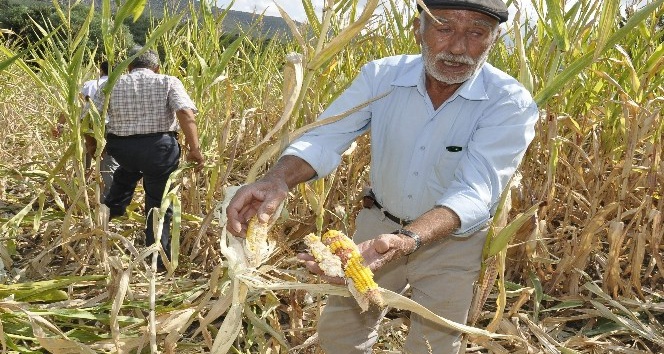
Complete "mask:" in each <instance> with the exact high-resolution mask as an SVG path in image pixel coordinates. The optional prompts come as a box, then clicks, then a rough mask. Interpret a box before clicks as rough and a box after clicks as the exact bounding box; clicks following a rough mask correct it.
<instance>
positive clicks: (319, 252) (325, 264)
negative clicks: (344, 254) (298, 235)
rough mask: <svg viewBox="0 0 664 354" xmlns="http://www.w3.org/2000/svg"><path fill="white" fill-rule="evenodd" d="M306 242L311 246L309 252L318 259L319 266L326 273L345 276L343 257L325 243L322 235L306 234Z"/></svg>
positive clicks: (340, 276) (333, 275) (332, 275)
mask: <svg viewBox="0 0 664 354" xmlns="http://www.w3.org/2000/svg"><path fill="white" fill-rule="evenodd" d="M304 243H305V244H306V245H307V247H309V253H310V254H311V255H312V256H313V257H314V258H315V259H316V262H317V263H318V266H319V267H320V269H322V270H323V273H325V275H328V276H331V277H339V278H342V277H344V270H343V268H342V267H341V259H339V257H337V256H336V255H334V254H333V253H332V252H331V251H330V249H329V248H327V246H325V245H324V244H323V242H322V241H321V239H320V237H318V236H316V235H314V234H313V233H311V234H309V235H307V236H304Z"/></svg>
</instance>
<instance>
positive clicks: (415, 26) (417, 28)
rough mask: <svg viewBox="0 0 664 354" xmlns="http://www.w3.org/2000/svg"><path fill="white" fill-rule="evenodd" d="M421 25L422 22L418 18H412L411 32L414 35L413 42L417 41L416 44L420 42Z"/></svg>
mask: <svg viewBox="0 0 664 354" xmlns="http://www.w3.org/2000/svg"><path fill="white" fill-rule="evenodd" d="M421 25H422V23H421V22H420V18H419V17H415V19H414V20H413V34H414V35H415V43H417V45H420V44H422V32H421V30H420V26H421Z"/></svg>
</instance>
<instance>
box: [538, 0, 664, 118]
mask: <svg viewBox="0 0 664 354" xmlns="http://www.w3.org/2000/svg"><path fill="white" fill-rule="evenodd" d="M662 4H664V0H655V1H653V2H651V3H650V4H648V5H646V6H644V7H643V8H642V9H641V10H639V11H637V12H636V13H634V15H632V17H630V18H629V20H628V21H627V23H625V25H624V26H622V27H621V28H620V29H619V30H617V31H615V32H614V33H613V34H611V36H609V38H608V39H607V40H606V45H605V46H604V48H603V51H604V50H606V49H607V48H611V47H613V46H614V45H616V44H617V43H618V42H619V41H620V40H621V39H623V38H625V37H626V36H627V35H629V34H630V32H631V31H632V30H633V29H634V28H635V27H636V26H637V25H638V24H640V23H641V22H642V21H644V20H645V19H646V18H647V17H648V16H650V14H651V13H652V12H654V11H655V10H657V8H658V7H659V6H661V5H662ZM595 55H596V53H595V52H591V53H588V54H586V55H584V56H582V57H580V58H578V59H577V60H575V61H573V62H572V63H571V64H570V65H568V66H567V67H566V68H564V69H563V70H562V71H561V72H560V73H559V74H558V75H556V76H555V77H554V78H553V79H552V80H551V81H550V82H549V83H548V84H547V85H546V87H544V89H542V91H540V92H538V93H537V94H536V95H535V101H536V102H537V104H538V105H539V106H543V105H544V104H545V103H546V102H547V101H548V100H549V99H550V98H551V97H553V96H554V95H556V94H558V93H560V92H561V91H562V90H564V88H565V87H566V85H567V84H568V83H569V81H571V80H572V79H573V78H575V77H576V76H577V75H578V74H579V73H580V72H581V71H583V70H585V69H586V68H587V67H588V66H589V65H590V64H592V63H593V62H594V57H595Z"/></svg>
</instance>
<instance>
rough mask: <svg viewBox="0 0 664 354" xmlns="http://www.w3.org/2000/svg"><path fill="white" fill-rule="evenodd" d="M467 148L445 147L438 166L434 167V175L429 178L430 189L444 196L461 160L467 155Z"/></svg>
mask: <svg viewBox="0 0 664 354" xmlns="http://www.w3.org/2000/svg"><path fill="white" fill-rule="evenodd" d="M465 150H466V147H465V146H464V147H458V146H448V147H444V148H443V151H442V152H441V154H440V156H439V157H438V160H437V161H436V164H435V165H434V166H433V173H432V174H431V177H430V178H429V185H430V188H431V189H433V190H434V191H436V192H437V194H438V193H439V194H441V195H442V194H443V192H444V191H445V190H446V189H447V188H448V187H449V186H450V184H451V183H452V181H453V180H454V173H455V172H456V170H457V167H458V166H459V162H460V161H461V158H462V157H463V155H464V154H465V153H466V152H465Z"/></svg>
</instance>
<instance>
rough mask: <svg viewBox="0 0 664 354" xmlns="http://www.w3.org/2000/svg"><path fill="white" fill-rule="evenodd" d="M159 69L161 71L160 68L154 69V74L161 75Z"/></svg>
mask: <svg viewBox="0 0 664 354" xmlns="http://www.w3.org/2000/svg"><path fill="white" fill-rule="evenodd" d="M159 69H161V67H160V66H157V67H156V68H154V73H155V74H159Z"/></svg>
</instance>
